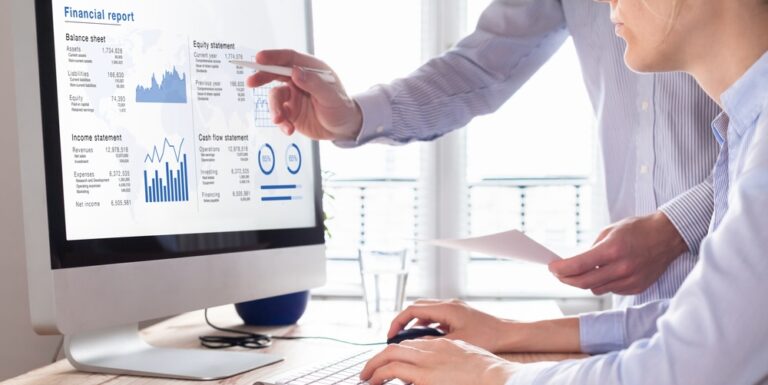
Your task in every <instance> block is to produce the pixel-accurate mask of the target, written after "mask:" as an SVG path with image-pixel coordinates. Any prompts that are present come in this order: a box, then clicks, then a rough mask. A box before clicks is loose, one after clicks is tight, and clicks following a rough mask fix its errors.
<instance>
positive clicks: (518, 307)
mask: <svg viewBox="0 0 768 385" xmlns="http://www.w3.org/2000/svg"><path fill="white" fill-rule="evenodd" d="M473 305H474V306H476V307H478V308H480V309H483V310H485V311H490V312H492V313H494V314H496V315H499V316H502V317H505V318H514V319H520V320H533V319H544V318H552V317H556V316H558V315H560V310H559V309H558V308H557V306H556V304H555V303H554V302H553V301H524V302H498V303H497V302H482V303H473ZM209 318H210V319H211V322H213V323H214V324H215V325H217V326H224V327H234V328H242V321H240V319H239V318H238V317H237V314H236V313H235V311H234V308H233V307H232V306H224V307H219V308H215V309H211V310H210V311H209ZM385 326H386V325H378V326H377V327H374V328H372V329H368V328H366V327H365V313H364V310H363V307H362V305H361V304H360V302H359V301H335V300H334V301H323V300H320V301H317V300H315V301H312V302H311V303H310V306H309V309H308V310H307V313H306V314H305V316H304V317H303V318H302V320H301V321H299V324H298V325H293V326H289V327H282V328H253V327H250V328H247V329H248V330H252V331H256V332H261V333H269V334H272V335H301V336H331V337H334V338H340V339H344V340H350V341H356V342H377V341H380V340H383V339H384V337H383V336H384V334H385V333H386V329H385ZM141 333H142V335H143V337H144V338H145V339H146V340H147V341H148V342H149V343H151V344H153V345H155V346H162V347H182V348H201V347H200V345H199V343H198V340H197V337H198V336H200V335H210V334H216V333H215V331H213V330H211V329H210V328H209V327H208V326H207V325H205V321H204V319H203V313H202V311H196V312H191V313H186V314H183V315H180V316H178V317H174V318H171V319H169V320H167V321H164V322H161V323H158V324H156V325H154V326H151V327H149V328H147V329H145V330H143V331H142V332H141ZM237 349H239V348H237ZM361 349H362V348H361V347H358V346H352V345H347V344H342V343H338V342H333V341H325V340H311V339H310V340H299V341H296V340H288V341H274V343H273V345H272V346H271V347H269V348H267V349H262V350H259V351H260V352H269V353H274V354H278V355H282V356H284V357H285V360H284V361H283V362H280V363H278V364H275V365H271V366H268V367H264V368H260V369H256V370H253V371H251V372H248V373H244V374H241V375H238V376H235V377H231V378H227V379H224V380H218V381H210V382H208V383H215V384H227V385H229V384H244V385H250V384H253V383H254V382H255V381H257V380H263V379H265V378H268V377H271V376H274V375H275V374H278V373H281V372H284V371H287V370H291V369H294V368H298V367H302V366H306V365H310V364H313V363H316V362H318V361H325V360H328V359H331V358H333V357H334V356H340V355H343V354H347V353H350V352H354V351H357V350H361ZM240 350H246V351H250V350H247V349H240ZM254 352H256V351H254ZM503 357H505V358H507V359H510V360H512V361H518V362H536V361H559V360H563V359H569V358H580V357H584V356H583V355H577V354H505V355H503ZM106 383H109V384H110V385H123V384H125V385H129V384H130V385H139V384H141V385H143V384H151V385H153V384H169V383H171V384H197V385H199V384H200V383H201V382H200V381H179V380H168V379H158V378H147V377H133V376H116V375H111V374H91V373H83V372H78V371H76V370H75V369H74V368H72V366H71V365H70V364H69V362H67V360H66V359H65V360H60V361H58V362H56V363H54V364H51V365H48V366H45V367H42V368H40V369H36V370H33V371H31V372H29V373H27V374H24V375H21V376H19V377H16V378H13V379H10V380H8V381H5V382H2V383H0V384H2V385H32V384H35V385H37V384H40V385H43V384H44V385H68V384H73V385H74V384H77V385H96V384H106Z"/></svg>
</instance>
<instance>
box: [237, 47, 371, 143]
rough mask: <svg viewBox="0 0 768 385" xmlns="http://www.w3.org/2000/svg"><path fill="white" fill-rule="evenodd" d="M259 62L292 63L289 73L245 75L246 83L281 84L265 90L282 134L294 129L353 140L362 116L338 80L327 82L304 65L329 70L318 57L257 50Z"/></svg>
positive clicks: (324, 137) (325, 137) (314, 135)
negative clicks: (291, 69)
mask: <svg viewBox="0 0 768 385" xmlns="http://www.w3.org/2000/svg"><path fill="white" fill-rule="evenodd" d="M256 61H257V62H258V63H260V64H266V65H279V66H288V67H293V74H292V76H291V77H290V78H289V77H286V76H281V75H275V74H270V73H267V72H257V73H255V74H253V75H251V76H250V77H248V81H247V83H248V87H254V88H255V87H260V86H262V85H264V84H267V83H270V82H272V81H280V82H284V83H285V84H283V85H281V86H278V87H275V88H273V89H272V90H271V91H270V93H269V109H270V111H271V113H272V121H273V122H274V123H275V124H276V125H278V126H279V127H280V128H281V129H282V130H283V132H284V133H285V134H287V135H292V134H293V133H294V132H295V131H296V130H298V131H299V132H300V133H302V134H304V135H306V136H308V137H310V138H312V139H317V140H354V139H355V138H357V135H358V133H359V132H360V129H361V127H362V122H363V116H362V113H361V112H360V108H359V107H358V106H357V104H356V103H355V102H354V101H353V100H352V99H351V98H350V97H349V96H348V95H347V93H346V91H344V87H343V86H342V85H341V82H340V81H338V79H337V81H336V82H335V83H329V82H327V81H324V80H322V79H321V78H320V76H318V75H317V74H315V73H312V72H310V71H305V70H304V68H305V67H307V68H316V69H326V70H330V67H328V65H326V64H325V63H323V62H322V61H320V60H318V59H316V58H314V57H312V56H309V55H305V54H301V53H298V52H295V51H292V50H273V51H261V52H259V53H258V54H257V55H256Z"/></svg>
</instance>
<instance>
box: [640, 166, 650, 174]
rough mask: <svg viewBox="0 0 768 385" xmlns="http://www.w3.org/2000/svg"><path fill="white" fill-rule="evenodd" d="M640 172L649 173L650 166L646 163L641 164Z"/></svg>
mask: <svg viewBox="0 0 768 385" xmlns="http://www.w3.org/2000/svg"><path fill="white" fill-rule="evenodd" d="M640 173H641V174H647V173H648V166H646V165H642V166H640Z"/></svg>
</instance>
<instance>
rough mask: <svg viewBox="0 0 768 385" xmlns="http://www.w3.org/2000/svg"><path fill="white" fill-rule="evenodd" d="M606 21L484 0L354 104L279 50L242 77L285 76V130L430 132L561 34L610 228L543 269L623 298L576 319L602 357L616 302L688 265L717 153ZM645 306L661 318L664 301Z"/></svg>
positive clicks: (668, 283) (511, 80) (688, 108)
mask: <svg viewBox="0 0 768 385" xmlns="http://www.w3.org/2000/svg"><path fill="white" fill-rule="evenodd" d="M612 29H613V26H612V25H611V23H610V22H609V19H608V10H607V9H606V8H605V7H600V6H599V5H597V4H595V3H594V2H593V1H591V0H562V1H559V0H531V1H526V2H521V1H504V0H497V1H494V2H493V3H492V4H491V5H490V6H489V8H488V9H487V10H486V11H485V12H484V14H483V16H482V17H481V19H480V22H479V24H478V27H477V30H476V31H475V32H474V33H473V34H471V35H470V36H468V37H467V38H465V39H464V40H462V41H461V42H460V43H459V44H458V45H457V46H456V47H455V48H454V49H452V50H451V51H449V52H447V53H446V54H444V55H443V56H441V57H438V58H436V59H433V60H431V61H430V62H428V63H427V64H425V65H424V66H422V67H421V68H420V69H418V70H417V71H416V72H415V73H413V74H412V75H410V76H409V77H407V78H405V79H401V80H397V81H394V82H393V83H391V84H389V85H382V86H378V87H376V88H374V89H372V90H370V91H368V92H366V93H363V94H361V95H357V96H356V97H355V98H354V100H352V99H350V98H349V97H348V96H347V95H346V93H345V92H344V90H343V88H342V87H341V85H340V84H339V82H336V83H328V82H325V81H323V80H322V79H320V78H319V77H318V76H317V75H316V74H313V73H312V72H310V71H306V70H304V69H303V68H302V67H314V68H326V69H327V68H328V67H327V66H326V65H325V64H324V63H322V62H321V61H319V60H317V59H315V58H312V57H309V56H306V55H301V54H297V53H294V52H292V51H265V52H261V53H260V54H259V55H258V57H257V60H258V61H259V62H261V63H262V64H273V65H287V66H293V67H295V68H294V72H293V76H292V77H291V78H290V79H288V78H286V77H280V76H275V75H270V74H267V73H257V74H255V75H253V76H252V77H251V78H249V85H250V86H259V85H262V84H265V83H267V82H269V81H272V80H283V81H286V82H287V83H286V84H285V85H284V86H282V87H278V88H275V89H274V90H273V91H272V94H271V100H270V107H271V108H272V110H273V113H274V120H275V123H277V124H278V125H280V126H281V128H282V129H283V130H284V131H285V132H286V133H287V134H292V133H293V132H295V131H296V130H298V131H299V132H301V133H303V134H305V135H307V136H310V137H312V138H315V139H325V140H334V141H335V142H336V143H337V144H338V145H340V146H344V147H349V146H356V145H361V144H364V143H367V142H384V143H406V142H409V141H413V140H431V139H434V138H436V137H438V136H440V135H443V134H445V133H447V132H449V131H451V130H453V129H456V128H460V127H462V126H464V125H465V124H466V123H467V122H468V121H469V120H470V119H471V118H473V117H474V116H477V115H481V114H486V113H490V112H493V111H494V110H495V109H497V108H498V107H499V106H501V105H502V104H503V103H504V101H506V100H507V99H508V98H509V97H510V96H511V95H512V94H514V92H515V91H517V90H518V89H519V87H520V86H522V85H523V84H524V83H525V82H526V81H527V80H528V79H529V77H530V76H531V75H532V74H533V73H534V72H536V71H537V70H538V69H539V68H540V67H541V66H542V65H543V64H544V63H545V62H546V61H547V60H548V59H549V58H550V57H551V56H552V54H553V53H554V52H555V51H556V50H557V49H558V48H559V47H560V45H561V44H562V43H563V41H564V40H565V39H566V38H567V36H568V35H569V34H570V35H571V36H572V37H573V39H574V43H575V45H576V48H577V51H578V53H579V57H580V60H581V64H582V68H583V75H584V80H585V83H586V85H587V89H588V91H589V94H590V98H591V100H592V103H593V107H594V110H595V113H596V115H597V118H598V122H599V137H600V140H601V142H602V151H603V154H602V155H603V156H602V158H603V160H604V170H605V180H606V187H607V191H606V196H607V197H608V208H609V214H610V218H611V220H612V221H614V222H615V221H619V222H618V223H616V224H614V225H613V226H611V227H609V228H608V229H606V230H605V231H603V233H602V234H600V236H599V237H598V240H597V242H596V244H595V246H594V247H593V248H592V249H591V250H589V251H588V252H586V253H584V254H582V255H578V256H576V257H574V258H571V259H569V260H566V261H562V262H557V263H553V264H552V265H550V270H552V272H553V273H555V274H556V275H557V276H558V277H559V278H560V280H561V281H563V282H565V283H567V284H570V285H574V286H577V287H581V288H586V289H591V290H592V291H593V292H594V293H595V294H603V293H608V292H613V293H617V294H624V295H626V296H617V297H616V298H617V301H616V305H617V307H618V308H619V309H618V310H616V311H611V312H605V313H591V314H585V315H582V316H581V317H580V319H579V320H578V321H579V322H578V325H579V326H578V327H579V328H580V330H581V339H580V341H581V342H580V345H581V346H580V348H581V350H582V351H585V352H590V353H593V352H603V351H607V350H612V349H616V348H618V347H621V346H623V345H624V338H623V335H621V333H620V331H621V330H623V329H622V328H623V325H625V324H627V323H631V322H635V321H632V320H631V317H632V314H633V312H631V311H630V312H627V311H624V310H622V309H623V308H625V307H627V306H631V305H639V304H644V303H647V302H649V301H655V300H659V299H664V298H670V297H672V296H673V295H674V294H675V292H676V290H677V289H678V287H679V286H680V284H681V283H682V281H683V280H684V278H685V276H686V275H687V274H688V272H689V271H690V270H691V269H692V268H693V266H694V265H695V263H696V260H697V253H698V247H699V243H700V241H701V239H702V238H703V237H704V235H705V234H706V232H707V227H708V223H709V220H710V218H711V214H712V199H713V198H712V187H711V182H708V181H707V180H706V179H707V177H708V175H709V172H710V170H711V168H712V165H713V163H714V159H715V157H716V151H717V145H716V143H715V142H714V140H712V138H711V136H709V135H708V132H707V129H706V127H707V126H708V124H709V122H710V121H711V120H712V119H713V118H714V117H715V116H716V115H717V113H718V112H719V109H718V107H717V106H716V105H715V104H714V103H713V102H712V101H711V100H709V99H708V97H707V96H706V95H705V94H704V93H703V92H702V91H701V90H700V89H699V88H698V86H697V85H696V84H695V82H694V81H693V80H692V79H691V78H690V77H688V76H686V75H682V74H664V75H661V74H655V75H637V74H635V73H633V72H631V71H629V70H628V69H627V68H626V67H625V66H624V63H623V59H622V54H623V51H624V43H623V42H622V41H621V40H620V39H618V38H617V37H616V36H614V34H613V33H612ZM552 108H553V110H554V109H556V108H557V106H552ZM691 159H694V160H693V161H692V160H691ZM656 308H657V311H656V313H657V314H661V313H662V312H663V311H664V309H665V306H663V305H658V306H656ZM644 314H647V313H644ZM644 319H645V318H644ZM449 337H451V336H450V335H449Z"/></svg>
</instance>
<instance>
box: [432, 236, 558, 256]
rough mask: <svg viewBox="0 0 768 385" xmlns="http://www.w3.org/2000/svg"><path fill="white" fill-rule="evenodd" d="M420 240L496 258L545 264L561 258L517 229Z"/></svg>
mask: <svg viewBox="0 0 768 385" xmlns="http://www.w3.org/2000/svg"><path fill="white" fill-rule="evenodd" d="M422 242H425V243H427V244H430V245H434V246H440V247H447V248H449V249H456V250H462V251H469V252H473V253H479V254H485V255H488V256H492V257H498V258H510V259H520V260H523V261H528V262H533V263H541V264H545V265H546V264H549V263H550V262H554V261H558V260H561V259H562V258H560V256H558V255H557V254H555V253H553V252H552V251H551V250H549V249H548V248H546V247H544V246H543V245H541V244H540V243H538V242H536V241H534V240H533V239H531V238H529V237H528V236H526V235H525V234H523V233H521V232H520V231H518V230H510V231H504V232H501V233H496V234H491V235H485V236H482V237H473V238H462V239H434V240H423V241H422Z"/></svg>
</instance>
